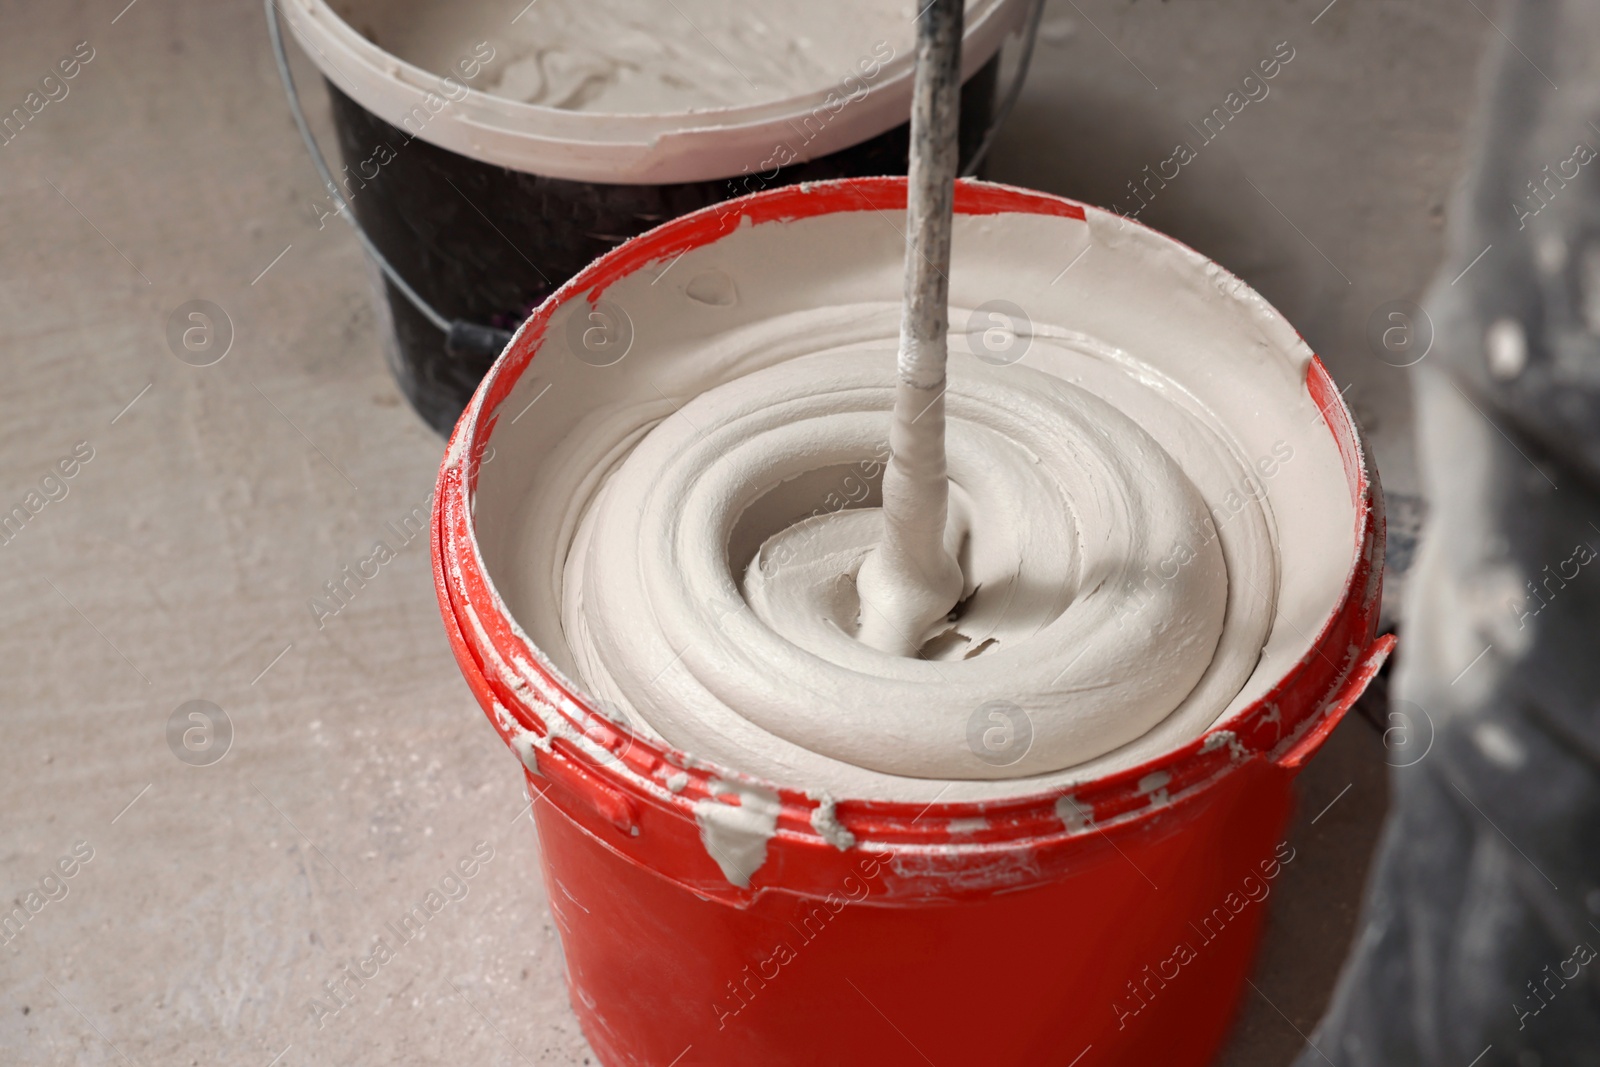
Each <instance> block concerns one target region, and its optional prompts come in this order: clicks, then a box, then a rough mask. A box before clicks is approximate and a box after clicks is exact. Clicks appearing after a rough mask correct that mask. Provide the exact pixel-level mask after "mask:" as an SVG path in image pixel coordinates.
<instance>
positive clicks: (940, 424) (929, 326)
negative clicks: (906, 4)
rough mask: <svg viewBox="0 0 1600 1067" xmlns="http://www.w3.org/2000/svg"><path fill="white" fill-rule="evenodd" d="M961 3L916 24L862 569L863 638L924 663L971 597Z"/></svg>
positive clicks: (937, 7)
mask: <svg viewBox="0 0 1600 1067" xmlns="http://www.w3.org/2000/svg"><path fill="white" fill-rule="evenodd" d="M962 22H963V0H929V2H928V4H927V6H926V7H924V8H923V9H922V13H921V14H920V15H919V16H918V17H917V67H916V81H915V86H914V88H913V91H912V102H911V166H910V177H909V179H908V181H907V187H906V260H905V262H906V273H905V299H904V304H903V306H902V308H901V312H900V358H899V369H898V381H897V382H896V385H895V399H894V422H893V424H892V426H891V427H890V430H889V452H890V454H889V463H888V465H887V468H886V469H885V471H884V475H883V540H882V541H881V542H880V543H879V544H878V546H877V548H875V549H874V550H873V551H872V553H871V554H870V555H868V556H867V558H866V560H865V561H863V563H862V565H861V570H860V573H859V575H858V577H857V588H858V589H859V591H860V594H861V627H860V630H859V631H858V632H857V637H858V638H859V639H860V640H861V641H862V642H863V643H865V644H868V645H870V646H872V647H873V648H876V649H880V650H882V651H884V652H891V653H894V654H896V655H901V656H915V655H916V654H917V650H918V649H919V648H920V647H921V646H922V642H923V640H924V639H925V637H926V635H927V632H928V630H929V628H930V627H932V626H933V624H934V623H936V622H938V621H940V620H942V619H943V618H945V617H946V616H947V615H948V614H949V613H950V610H951V609H952V608H954V607H955V605H956V602H957V601H959V600H960V599H961V592H962V584H963V579H962V576H961V567H960V565H959V564H958V563H957V562H956V558H955V555H954V554H953V552H952V548H953V547H954V546H951V545H946V544H945V526H946V521H947V517H948V513H949V505H950V483H949V480H948V478H947V477H946V473H945V447H944V391H945V363H946V357H947V354H948V352H947V348H946V345H947V340H946V337H947V334H948V333H949V328H950V312H949V296H950V277H949V272H950V224H951V214H952V211H953V209H954V203H955V179H956V167H957V162H958V156H959V143H958V134H959V131H960V121H959V120H960V111H961V35H962Z"/></svg>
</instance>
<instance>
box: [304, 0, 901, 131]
mask: <svg viewBox="0 0 1600 1067" xmlns="http://www.w3.org/2000/svg"><path fill="white" fill-rule="evenodd" d="M334 8H335V10H337V11H338V12H339V13H340V15H342V16H343V17H345V18H346V20H347V21H349V22H350V23H351V24H352V25H353V26H355V27H356V29H357V30H359V31H360V32H361V33H363V34H364V35H365V36H366V37H367V38H368V39H369V40H371V41H372V42H373V43H375V44H377V45H378V46H379V47H381V48H383V49H385V50H387V51H389V52H391V53H393V54H394V55H397V56H399V57H400V58H401V59H404V60H407V61H408V62H411V63H414V64H416V65H417V66H418V67H421V68H422V69H424V70H431V71H434V72H435V73H438V74H441V75H442V74H449V73H450V70H451V65H452V64H453V63H455V62H456V61H457V60H458V59H459V58H460V57H461V56H462V55H465V54H468V53H469V52H470V51H471V49H472V47H473V46H474V45H475V44H476V43H478V42H480V41H483V42H487V43H488V44H489V45H490V46H491V47H492V48H493V49H494V54H495V56H496V57H497V58H496V59H495V61H494V63H492V64H490V65H489V67H488V69H487V71H486V73H485V76H484V81H483V83H482V84H481V85H477V86H475V88H480V89H483V90H484V91H486V92H489V93H492V94H494V95H496V96H500V97H504V98H506V99H508V100H515V101H518V102H521V103H527V104H537V105H540V106H543V107H552V108H561V109H566V110H573V111H595V112H610V113H622V114H656V113H665V112H677V111H698V110H705V109H710V108H723V107H734V106H739V105H744V104H752V103H761V102H765V101H769V100H777V99H781V98H783V97H787V96H793V95H797V94H802V93H809V92H814V91H816V90H822V89H829V88H834V87H841V88H842V89H843V91H844V92H845V93H847V94H848V93H853V92H856V91H858V90H859V89H864V88H866V87H867V86H866V85H865V84H864V83H861V79H862V78H863V77H864V76H865V77H869V78H870V77H871V76H873V75H875V74H876V71H877V70H878V69H880V68H881V67H882V65H883V64H884V63H886V62H888V61H889V60H890V59H892V58H893V57H894V56H896V55H901V54H904V53H905V52H906V51H907V49H908V48H909V47H910V44H911V36H912V26H913V22H912V20H913V18H914V17H915V15H916V10H917V9H916V5H914V4H912V3H910V2H909V0H811V2H810V3H805V4H793V3H783V2H774V0H764V2H750V0H747V2H745V3H739V4H728V3H726V2H725V0H673V2H671V3H668V2H664V0H651V2H641V0H538V2H537V3H532V4H528V5H527V6H526V7H525V8H522V5H521V3H520V2H516V3H486V2H483V0H479V2H476V3H466V4H441V3H438V2H437V0H407V2H402V3H389V4H384V5H382V6H381V7H375V6H373V5H370V4H351V3H335V4H334ZM519 8H521V10H520V12H519ZM864 64H865V66H864ZM845 78H852V79H854V80H855V84H850V85H841V82H842V80H843V79H845Z"/></svg>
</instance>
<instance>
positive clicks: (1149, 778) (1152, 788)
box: [1139, 771, 1172, 807]
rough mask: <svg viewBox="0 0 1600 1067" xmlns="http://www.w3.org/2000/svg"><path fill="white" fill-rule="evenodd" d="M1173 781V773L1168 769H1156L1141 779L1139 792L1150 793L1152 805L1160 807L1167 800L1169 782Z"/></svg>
mask: <svg viewBox="0 0 1600 1067" xmlns="http://www.w3.org/2000/svg"><path fill="white" fill-rule="evenodd" d="M1170 781H1172V775H1170V774H1168V773H1167V772H1166V771H1154V772H1152V773H1150V774H1147V775H1145V776H1144V777H1143V778H1141V779H1139V792H1141V793H1148V794H1150V805H1151V807H1158V806H1160V805H1162V804H1165V803H1166V802H1167V783H1168V782H1170Z"/></svg>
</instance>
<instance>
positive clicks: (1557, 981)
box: [1296, 0, 1600, 1067]
mask: <svg viewBox="0 0 1600 1067" xmlns="http://www.w3.org/2000/svg"><path fill="white" fill-rule="evenodd" d="M1469 14H1470V12H1469ZM1492 14H1493V15H1494V18H1495V21H1496V22H1497V24H1498V25H1499V27H1500V28H1501V29H1502V30H1504V31H1505V33H1506V35H1507V37H1509V38H1510V41H1509V42H1508V41H1499V40H1497V44H1496V45H1495V47H1494V48H1493V49H1492V51H1491V54H1490V57H1489V59H1488V61H1487V69H1486V72H1485V91H1486V96H1485V101H1484V105H1483V112H1482V118H1481V124H1480V128H1479V129H1478V131H1477V136H1476V141H1475V143H1476V145H1477V148H1476V153H1475V158H1474V159H1473V160H1471V161H1470V164H1469V174H1468V177H1467V181H1466V183H1465V185H1464V187H1463V190H1462V193H1461V195H1460V198H1459V200H1458V203H1457V205H1456V210H1455V211H1454V212H1453V214H1452V221H1451V226H1452V230H1451V249H1450V253H1449V261H1448V262H1447V264H1446V266H1445V267H1444V269H1443V270H1442V271H1441V273H1440V277H1439V280H1438V281H1437V282H1436V284H1435V286H1434V287H1433V290H1432V292H1431V293H1430V296H1429V299H1428V301H1427V304H1426V306H1427V308H1428V312H1429V314H1430V316H1431V318H1432V321H1433V326H1434V330H1435V337H1434V344H1433V349H1432V351H1431V352H1430V354H1429V355H1428V357H1427V358H1426V359H1425V360H1424V361H1423V362H1422V363H1421V364H1419V365H1418V367H1417V369H1416V371H1415V373H1416V375H1417V378H1416V385H1417V429H1418V438H1419V449H1420V454H1421V466H1422V474H1423V482H1424V488H1425V491H1426V493H1427V496H1428V500H1429V506H1430V517H1429V522H1428V529H1427V531H1426V533H1425V536H1424V540H1423V544H1422V548H1421V551H1420V553H1419V556H1418V559H1417V564H1416V570H1415V573H1414V575H1413V576H1412V579H1411V585H1410V591H1409V599H1408V602H1407V604H1406V610H1405V612H1404V618H1405V620H1406V622H1405V628H1404V630H1403V632H1402V633H1401V645H1400V649H1401V651H1400V659H1399V665H1398V667H1397V671H1396V677H1395V684H1394V689H1393V693H1394V697H1395V701H1394V703H1393V704H1392V706H1391V709H1390V717H1391V718H1390V725H1391V727H1392V729H1393V730H1394V731H1395V734H1394V736H1395V738H1396V739H1403V740H1404V744H1397V745H1395V747H1394V748H1393V749H1391V757H1392V762H1394V763H1395V764H1397V766H1395V768H1394V770H1393V772H1392V783H1393V810H1392V812H1391V815H1390V819H1389V823H1388V825H1387V827H1386V828H1385V832H1384V835H1383V838H1382V840H1381V842H1380V845H1379V851H1378V856H1377V859H1376V863H1375V865H1374V871H1373V875H1372V878H1371V884H1370V886H1369V891H1368V898H1367V901H1366V904H1365V906H1364V908H1365V910H1364V915H1363V927H1362V933H1361V935H1360V938H1359V940H1358V942H1357V944H1356V946H1355V948H1354V950H1353V952H1352V955H1351V958H1350V959H1349V961H1347V963H1346V968H1345V972H1344V973H1343V975H1342V976H1341V978H1340V982H1339V985H1338V988H1337V990H1336V991H1335V994H1334V998H1333V1002H1332V1004H1331V1005H1330V1007H1329V1010H1328V1013H1327V1015H1326V1017H1325V1018H1324V1019H1323V1021H1322V1023H1321V1025H1320V1026H1319V1027H1318V1029H1317V1031H1316V1032H1315V1033H1314V1034H1313V1035H1312V1039H1311V1041H1312V1045H1311V1047H1308V1048H1307V1049H1306V1050H1305V1051H1304V1053H1303V1054H1302V1055H1301V1056H1300V1058H1299V1059H1298V1060H1297V1061H1296V1064H1297V1067H1316V1065H1326V1064H1333V1065H1337V1067H1367V1065H1406V1067H1410V1065H1417V1067H1435V1065H1438V1067H1467V1065H1468V1064H1476V1065H1477V1067H1491V1065H1497V1064H1515V1065H1517V1067H1543V1065H1550V1067H1555V1065H1559V1067H1584V1065H1600V955H1597V953H1600V158H1596V157H1600V129H1597V128H1596V126H1600V5H1597V4H1595V3H1593V2H1592V0H1590V2H1588V3H1576V2H1571V0H1568V2H1562V3H1552V2H1548V0H1545V2H1538V0H1534V2H1523V3H1517V4H1514V5H1508V6H1506V7H1505V8H1503V9H1501V10H1499V11H1496V12H1492ZM1464 17H1466V16H1464ZM1512 42H1514V44H1513V43H1512ZM1552 83H1553V84H1552ZM1556 86H1559V89H1558V88H1556ZM1591 123H1593V124H1594V125H1591ZM1579 145H1583V146H1584V147H1585V149H1587V151H1578V146H1579ZM1586 157H1587V161H1581V160H1585V158H1586ZM1568 161H1573V162H1568ZM1547 166H1548V167H1549V170H1548V171H1547V170H1545V169H1544V168H1546V167H1547ZM1529 182H1534V183H1535V184H1536V186H1537V187H1538V188H1539V190H1540V191H1541V193H1542V197H1536V196H1535V193H1534V192H1533V191H1532V189H1530V186H1529V184H1528V183H1529ZM1535 209H1536V210H1535ZM1485 249H1487V251H1485ZM1463 271H1465V274H1462V272H1463ZM1519 338H1520V341H1521V346H1520V347H1519V344H1518V341H1519ZM1519 352H1520V353H1525V358H1523V359H1518V358H1517V357H1518V354H1519ZM1400 731H1409V735H1408V736H1407V735H1402V733H1401V732H1400ZM1424 751H1425V752H1426V754H1425V755H1424V754H1423V752H1424Z"/></svg>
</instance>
